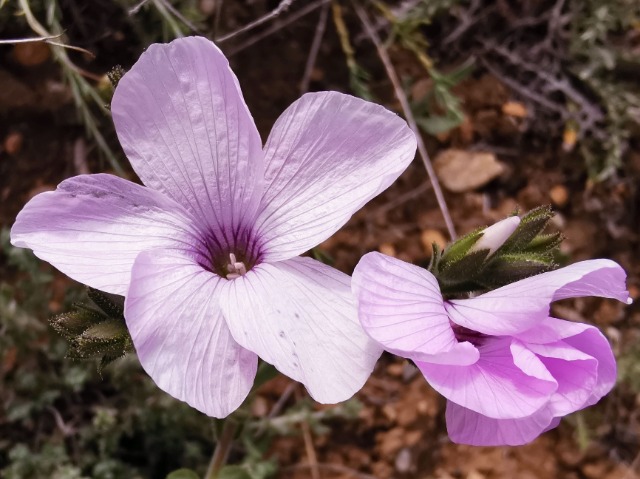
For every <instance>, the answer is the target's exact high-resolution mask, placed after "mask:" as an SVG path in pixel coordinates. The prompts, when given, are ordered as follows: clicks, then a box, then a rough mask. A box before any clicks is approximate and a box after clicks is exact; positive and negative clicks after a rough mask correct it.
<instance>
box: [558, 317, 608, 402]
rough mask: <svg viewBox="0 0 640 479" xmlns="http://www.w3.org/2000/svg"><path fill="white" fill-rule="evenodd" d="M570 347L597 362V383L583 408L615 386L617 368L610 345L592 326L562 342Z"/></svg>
mask: <svg viewBox="0 0 640 479" xmlns="http://www.w3.org/2000/svg"><path fill="white" fill-rule="evenodd" d="M564 342H566V343H567V344H569V345H570V346H572V347H574V348H576V349H578V350H580V351H582V352H584V353H586V354H588V355H589V356H591V357H593V358H595V359H596V360H597V361H598V382H597V383H596V385H595V387H594V388H593V391H592V392H591V396H590V397H589V399H588V400H587V402H586V403H585V404H584V405H583V407H587V406H591V405H592V404H595V403H597V402H598V401H600V399H602V397H603V396H605V395H606V394H608V393H609V391H611V389H613V386H615V384H616V377H617V368H616V359H615V357H614V356H613V351H612V350H611V345H610V344H609V341H607V338H605V337H604V335H603V334H602V333H601V332H600V331H599V330H598V329H597V328H594V327H593V326H588V327H587V329H585V331H584V332H582V333H580V334H577V335H575V336H571V337H569V338H566V339H565V340H564Z"/></svg>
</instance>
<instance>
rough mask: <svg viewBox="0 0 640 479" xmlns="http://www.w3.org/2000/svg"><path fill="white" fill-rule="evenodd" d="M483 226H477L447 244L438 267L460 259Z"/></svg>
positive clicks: (444, 267)
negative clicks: (477, 227)
mask: <svg viewBox="0 0 640 479" xmlns="http://www.w3.org/2000/svg"><path fill="white" fill-rule="evenodd" d="M484 229H485V228H479V229H477V230H475V231H472V232H471V233H469V234H467V235H465V236H463V237H462V238H460V239H458V240H456V242H455V243H452V244H450V245H449V246H447V247H446V248H445V249H444V251H443V252H442V258H441V259H440V261H439V263H440V264H439V269H440V270H443V269H447V268H448V267H449V266H450V265H452V264H454V263H457V262H458V261H460V260H461V259H462V258H463V257H464V256H465V255H466V254H467V253H468V252H469V250H470V249H471V248H473V245H475V244H476V243H477V242H478V240H479V239H480V238H482V231H483V230H484Z"/></svg>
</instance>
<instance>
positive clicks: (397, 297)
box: [351, 252, 479, 364]
mask: <svg viewBox="0 0 640 479" xmlns="http://www.w3.org/2000/svg"><path fill="white" fill-rule="evenodd" d="M351 288H352V290H353V293H354V294H355V296H356V299H357V303H358V318H359V319H360V323H361V324H362V327H363V328H364V329H365V331H366V332H367V334H369V336H371V337H372V338H373V339H374V340H375V341H377V342H378V343H380V344H381V345H382V346H383V347H384V348H385V349H386V350H387V351H389V352H391V353H393V354H397V355H399V356H403V357H405V358H411V359H414V360H419V361H427V362H434V361H435V358H434V354H437V353H442V352H447V351H449V350H451V349H452V348H456V354H454V355H452V357H453V358H455V359H456V360H457V361H462V363H464V359H463V358H461V357H459V356H460V353H462V355H465V357H467V356H470V357H469V358H468V359H467V361H470V362H469V363H468V364H473V363H474V362H475V361H477V359H478V357H479V354H478V351H477V350H476V348H475V347H473V345H471V344H468V345H469V346H471V348H470V349H469V350H468V352H467V350H466V349H464V348H458V341H457V340H456V337H455V335H454V333H453V329H451V325H450V323H449V316H448V315H447V313H446V311H445V308H444V304H443V299H442V294H441V293H440V287H439V286H438V281H437V280H436V278H435V276H433V275H432V274H431V273H430V272H429V271H427V270H425V269H423V268H419V267H418V266H414V265H412V264H409V263H405V262H404V261H401V260H398V259H395V258H392V257H390V256H385V255H383V254H380V253H375V252H374V253H368V254H366V255H364V256H363V257H362V259H361V260H360V262H359V263H358V265H357V266H356V269H355V271H354V272H353V279H352V282H351ZM457 364H460V362H458V363H457Z"/></svg>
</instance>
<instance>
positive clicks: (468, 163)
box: [434, 149, 505, 193]
mask: <svg viewBox="0 0 640 479" xmlns="http://www.w3.org/2000/svg"><path fill="white" fill-rule="evenodd" d="M434 167H435V170H436V173H437V174H438V178H440V181H441V182H442V184H443V186H444V187H445V188H446V189H448V190H449V191H451V192H453V193H463V192H465V191H472V190H475V189H477V188H480V187H482V186H484V185H486V184H487V183H489V182H490V181H491V180H493V179H495V178H497V177H498V176H500V175H501V174H502V173H503V172H504V171H505V166H504V165H503V164H502V163H500V162H499V161H498V160H497V159H496V156H495V155H494V154H493V153H485V152H476V151H465V150H456V149H449V150H445V151H443V152H441V153H440V154H439V155H438V156H437V157H436V160H435V162H434Z"/></svg>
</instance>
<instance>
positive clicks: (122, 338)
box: [67, 318, 130, 363]
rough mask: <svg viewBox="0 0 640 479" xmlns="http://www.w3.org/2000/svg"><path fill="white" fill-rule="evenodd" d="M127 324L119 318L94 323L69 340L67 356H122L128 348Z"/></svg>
mask: <svg viewBox="0 0 640 479" xmlns="http://www.w3.org/2000/svg"><path fill="white" fill-rule="evenodd" d="M129 345H130V339H129V332H128V331H127V326H126V324H125V323H124V321H122V320H120V319H117V318H115V319H107V320H106V321H102V322H101V323H98V324H94V325H93V326H91V327H89V328H88V329H87V330H85V331H84V332H83V333H82V334H80V335H79V336H76V338H75V339H73V340H72V341H71V344H70V345H69V351H68V352H67V357H69V358H73V359H104V358H105V357H106V358H107V359H106V360H105V361H106V362H107V363H109V362H111V360H110V358H114V359H115V358H118V357H122V356H124V355H125V354H126V353H127V352H128V349H129Z"/></svg>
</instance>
